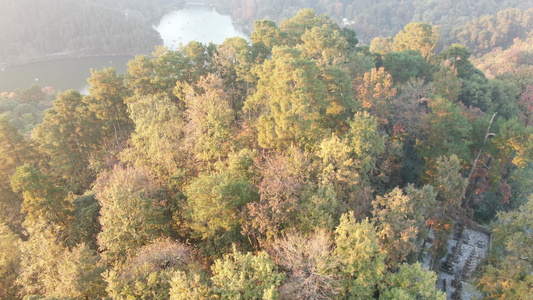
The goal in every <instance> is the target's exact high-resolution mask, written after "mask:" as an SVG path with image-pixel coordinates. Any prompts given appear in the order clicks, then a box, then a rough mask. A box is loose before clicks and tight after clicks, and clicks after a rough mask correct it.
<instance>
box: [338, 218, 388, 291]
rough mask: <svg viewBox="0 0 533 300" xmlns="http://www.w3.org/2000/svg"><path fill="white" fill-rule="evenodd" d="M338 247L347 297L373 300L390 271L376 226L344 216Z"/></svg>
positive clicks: (340, 271) (339, 229) (340, 226)
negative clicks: (387, 269)
mask: <svg viewBox="0 0 533 300" xmlns="http://www.w3.org/2000/svg"><path fill="white" fill-rule="evenodd" d="M335 244H336V248H335V252H334V254H335V256H336V257H337V258H338V260H339V262H340V269H339V273H340V274H341V276H342V277H341V278H342V281H343V287H344V292H343V294H344V295H345V296H346V297H347V298H348V299H368V298H372V297H373V296H374V294H375V291H376V289H377V285H378V283H379V282H380V281H381V280H382V279H383V276H384V272H385V270H386V265H385V253H383V252H381V250H380V245H379V238H378V234H377V232H376V228H375V226H374V224H373V223H372V222H370V221H369V220H368V219H364V220H362V221H361V222H357V220H356V219H355V216H354V214H353V212H349V213H346V214H344V215H343V216H342V217H341V221H340V224H339V226H338V227H337V229H336V230H335Z"/></svg>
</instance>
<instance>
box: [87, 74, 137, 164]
mask: <svg viewBox="0 0 533 300" xmlns="http://www.w3.org/2000/svg"><path fill="white" fill-rule="evenodd" d="M87 81H88V82H89V84H90V85H91V86H90V87H89V96H88V97H84V98H83V101H84V103H86V105H87V112H88V113H92V114H94V116H95V118H96V121H97V122H98V123H99V127H100V130H101V134H102V147H103V148H104V149H105V150H104V151H103V153H104V154H105V155H106V156H107V157H104V158H102V160H103V161H110V162H113V161H116V159H113V158H114V157H113V156H116V155H117V154H118V153H119V152H120V151H122V149H123V148H124V147H125V143H126V140H127V139H128V138H129V136H130V132H131V130H132V127H133V126H132V125H133V124H132V121H131V119H130V118H129V116H128V112H127V106H126V104H125V99H126V98H127V97H129V96H130V95H129V94H130V91H129V90H128V89H127V88H126V87H125V85H124V79H123V76H122V75H117V74H116V70H115V69H114V68H107V69H103V70H101V71H95V70H91V77H90V78H89V79H88V80H87ZM109 156H110V157H109ZM93 165H94V163H93ZM104 167H107V168H110V167H111V166H109V165H108V166H104Z"/></svg>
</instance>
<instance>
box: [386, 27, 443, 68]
mask: <svg viewBox="0 0 533 300" xmlns="http://www.w3.org/2000/svg"><path fill="white" fill-rule="evenodd" d="M438 40H439V33H438V30H436V28H434V27H433V26H431V25H430V24H427V23H409V24H407V25H405V28H404V29H403V30H402V31H400V32H398V34H397V35H396V36H395V37H394V40H393V42H392V49H393V50H394V51H396V52H401V51H404V50H418V51H420V53H421V54H422V57H424V58H425V59H426V60H429V59H431V58H432V57H433V55H435V50H436V49H437V42H438Z"/></svg>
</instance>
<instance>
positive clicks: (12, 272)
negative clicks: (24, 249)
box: [0, 223, 22, 299]
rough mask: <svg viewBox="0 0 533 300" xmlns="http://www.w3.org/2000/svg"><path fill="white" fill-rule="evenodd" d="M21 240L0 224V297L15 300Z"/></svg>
mask: <svg viewBox="0 0 533 300" xmlns="http://www.w3.org/2000/svg"><path fill="white" fill-rule="evenodd" d="M21 243H22V240H21V239H20V237H19V236H18V235H16V234H15V233H14V232H12V231H11V230H10V229H9V227H8V226H7V225H5V224H4V223H0V297H1V298H2V299H16V294H17V293H18V291H19V289H20V286H18V285H17V283H16V279H17V277H18V276H19V272H20V259H21V255H22V253H21V250H20V245H21Z"/></svg>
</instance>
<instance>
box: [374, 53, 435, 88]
mask: <svg viewBox="0 0 533 300" xmlns="http://www.w3.org/2000/svg"><path fill="white" fill-rule="evenodd" d="M381 65H382V67H383V68H385V71H387V73H389V74H390V75H391V76H392V78H393V79H394V83H397V84H398V83H400V84H401V83H406V82H407V81H409V80H410V79H412V78H423V79H424V80H425V81H429V80H431V65H430V64H429V63H428V62H427V61H426V60H425V59H424V57H423V56H422V55H421V54H420V52H418V51H415V50H404V51H401V52H390V53H387V54H385V55H384V57H383V61H382V63H381Z"/></svg>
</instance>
